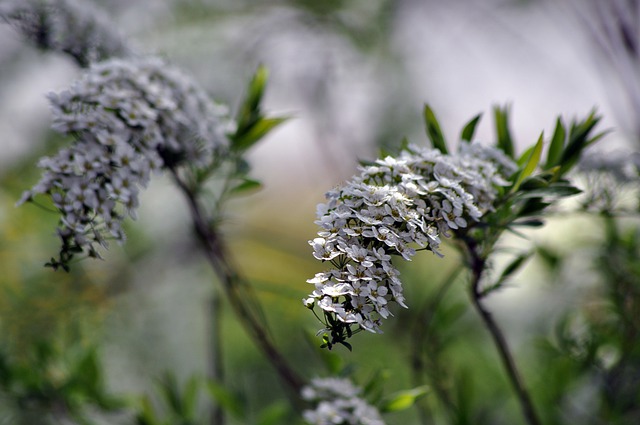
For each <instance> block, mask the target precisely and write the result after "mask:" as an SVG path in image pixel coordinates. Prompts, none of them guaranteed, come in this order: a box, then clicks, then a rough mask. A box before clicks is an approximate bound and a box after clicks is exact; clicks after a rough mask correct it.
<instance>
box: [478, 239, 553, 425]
mask: <svg viewBox="0 0 640 425" xmlns="http://www.w3.org/2000/svg"><path fill="white" fill-rule="evenodd" d="M466 245H467V249H468V252H469V255H470V260H471V264H470V266H471V272H472V281H471V300H472V302H473V305H474V307H475V309H476V310H477V311H478V314H480V317H481V318H482V321H483V322H484V324H485V326H486V328H487V329H488V330H489V333H490V334H491V337H492V339H493V342H494V344H495V346H496V348H497V350H498V354H499V355H500V360H501V361H502V364H503V366H504V368H505V370H506V372H507V376H508V377H509V381H510V382H511V386H512V387H513V390H514V391H515V393H516V396H517V397H518V402H519V403H520V409H521V410H522V414H523V416H524V418H525V420H526V422H527V423H528V424H529V425H541V424H542V422H540V419H539V418H538V415H537V413H536V411H535V408H534V406H533V402H532V401H531V397H530V395H529V392H528V391H527V389H526V387H525V385H524V382H523V380H522V377H521V376H520V373H519V372H518V368H517V367H516V364H515V361H514V359H513V356H512V354H511V351H510V350H509V346H508V345H507V340H506V338H505V336H504V334H503V333H502V331H501V330H500V327H498V324H497V323H496V321H495V320H494V319H493V316H492V315H491V313H490V312H489V311H488V310H487V309H486V308H485V307H484V305H483V304H482V293H481V291H480V278H481V277H482V273H483V271H484V268H485V265H486V258H484V257H483V256H481V255H480V254H479V253H478V252H477V248H478V247H477V245H476V244H475V243H474V242H472V241H467V244H466Z"/></svg>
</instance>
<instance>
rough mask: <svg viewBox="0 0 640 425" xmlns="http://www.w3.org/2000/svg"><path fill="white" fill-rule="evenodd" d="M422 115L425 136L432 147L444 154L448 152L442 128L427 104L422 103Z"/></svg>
mask: <svg viewBox="0 0 640 425" xmlns="http://www.w3.org/2000/svg"><path fill="white" fill-rule="evenodd" d="M423 116H424V124H425V128H426V131H427V136H428V137H429V140H430V141H431V145H432V146H433V147H434V149H438V150H439V151H440V152H442V153H444V154H446V153H447V152H448V149H447V142H446V141H445V138H444V135H443V134H442V130H441V129H440V124H439V123H438V119H437V118H436V116H435V114H434V113H433V110H432V109H431V107H430V106H429V105H426V104H425V105H424V109H423Z"/></svg>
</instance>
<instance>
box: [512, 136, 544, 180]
mask: <svg viewBox="0 0 640 425" xmlns="http://www.w3.org/2000/svg"><path fill="white" fill-rule="evenodd" d="M543 141H544V134H541V135H540V138H539V139H538V143H536V144H535V146H534V147H533V149H532V150H531V152H530V154H529V155H528V157H527V159H526V161H525V162H526V163H525V165H524V167H523V168H522V170H521V171H520V174H519V175H518V179H517V180H516V182H515V184H514V185H513V189H512V191H513V192H516V191H517V190H518V188H519V187H520V184H521V183H522V181H523V180H524V179H526V178H527V177H529V176H530V175H531V174H532V173H533V171H534V170H535V169H536V167H537V166H538V163H539V162H540V155H541V154H542V145H543Z"/></svg>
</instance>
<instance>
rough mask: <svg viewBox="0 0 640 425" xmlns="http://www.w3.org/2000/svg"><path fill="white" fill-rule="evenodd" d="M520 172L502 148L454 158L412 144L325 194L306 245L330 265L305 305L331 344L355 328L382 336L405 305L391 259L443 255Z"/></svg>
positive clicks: (471, 147) (474, 146) (465, 149)
mask: <svg viewBox="0 0 640 425" xmlns="http://www.w3.org/2000/svg"><path fill="white" fill-rule="evenodd" d="M516 170H517V166H516V165H515V164H514V163H513V161H511V160H510V159H509V158H508V157H507V156H506V155H504V153H503V152H502V151H499V150H497V149H495V148H491V147H487V146H483V145H481V144H479V143H464V142H463V143H462V144H461V146H460V149H459V151H458V153H457V154H455V155H446V154H442V153H441V152H440V151H438V150H435V149H426V148H420V147H416V146H409V147H408V148H407V149H406V150H404V151H402V152H401V154H400V155H399V156H398V157H395V158H394V157H390V156H388V157H386V158H384V159H378V160H377V161H375V163H374V164H373V165H370V166H365V167H361V168H360V175H359V176H356V177H354V178H353V179H352V180H351V181H349V182H348V183H347V184H346V185H345V186H344V187H341V188H338V189H335V190H332V191H330V192H329V193H327V195H326V197H327V202H326V203H324V204H320V205H319V206H318V220H317V221H316V224H318V225H319V226H320V227H321V230H320V231H319V232H318V237H317V238H315V239H314V240H312V241H309V243H310V245H311V246H312V247H313V251H314V252H313V255H314V257H315V258H316V259H318V260H321V261H329V262H330V263H331V265H332V266H333V268H332V269H330V270H328V271H325V272H322V273H318V274H316V275H315V277H314V278H312V279H309V280H308V281H307V282H309V283H311V284H313V285H314V286H315V290H314V291H313V292H312V293H311V295H310V296H309V297H308V298H307V299H306V300H304V303H305V305H306V306H307V307H308V308H313V307H314V306H315V305H318V306H319V307H320V308H321V309H322V310H323V313H324V318H325V320H326V323H325V324H326V325H327V326H328V328H327V329H326V330H330V331H331V333H332V340H333V342H340V341H341V340H344V337H345V332H346V333H347V334H348V335H347V336H350V333H351V328H350V326H351V325H357V326H358V327H359V328H361V329H365V330H368V331H371V332H380V321H381V319H382V318H387V317H388V316H389V315H390V314H391V313H390V311H389V303H390V302H395V303H397V304H399V305H401V306H403V307H406V304H405V302H404V297H403V294H402V284H401V282H400V279H399V272H398V270H397V269H396V268H395V267H394V266H393V264H392V262H391V258H392V256H393V255H399V256H402V258H404V259H405V260H410V259H411V257H413V255H415V253H416V248H417V249H424V250H429V251H432V252H434V253H436V254H439V252H438V247H439V244H440V235H444V236H447V237H448V236H450V233H449V232H450V231H458V230H459V229H460V231H462V229H464V228H466V227H467V226H468V225H469V222H474V221H478V220H480V218H481V217H482V215H483V214H484V213H486V212H488V211H491V210H492V209H493V203H494V201H495V199H496V196H497V193H498V187H499V186H506V185H508V182H507V181H506V178H507V177H508V176H510V175H511V174H513V173H514V172H515V171H516Z"/></svg>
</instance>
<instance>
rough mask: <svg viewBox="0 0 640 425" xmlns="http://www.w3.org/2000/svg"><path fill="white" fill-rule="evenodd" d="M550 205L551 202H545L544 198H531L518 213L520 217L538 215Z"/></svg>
mask: <svg viewBox="0 0 640 425" xmlns="http://www.w3.org/2000/svg"><path fill="white" fill-rule="evenodd" d="M549 205H551V202H545V201H543V200H542V198H529V199H527V200H526V202H525V203H524V205H523V206H522V208H520V211H518V217H526V216H531V215H537V214H539V213H541V212H542V210H544V209H545V208H547V207H548V206H549Z"/></svg>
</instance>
